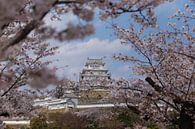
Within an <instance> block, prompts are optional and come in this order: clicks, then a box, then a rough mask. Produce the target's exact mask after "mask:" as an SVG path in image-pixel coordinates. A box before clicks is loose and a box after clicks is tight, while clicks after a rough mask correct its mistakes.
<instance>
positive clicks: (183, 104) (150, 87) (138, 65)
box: [113, 1, 195, 129]
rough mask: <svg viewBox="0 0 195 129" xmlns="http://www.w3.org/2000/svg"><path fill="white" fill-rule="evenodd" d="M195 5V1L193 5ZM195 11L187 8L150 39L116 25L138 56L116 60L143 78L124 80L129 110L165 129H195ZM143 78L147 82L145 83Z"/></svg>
mask: <svg viewBox="0 0 195 129" xmlns="http://www.w3.org/2000/svg"><path fill="white" fill-rule="evenodd" d="M192 4H194V1H192ZM194 11H195V10H194V9H193V8H190V6H189V5H185V11H184V12H181V11H179V10H178V11H177V12H176V13H175V14H174V15H173V17H171V19H175V20H177V25H176V24H175V23H169V24H168V28H169V29H167V30H160V29H158V30H157V31H155V32H154V33H152V34H149V35H148V36H142V35H144V33H142V31H139V30H136V29H135V28H134V27H133V26H130V27H129V28H128V29H124V28H121V27H119V26H117V25H113V28H114V29H115V31H116V32H117V36H118V37H119V38H120V39H121V43H122V44H124V45H131V46H132V48H133V49H134V50H135V52H136V53H137V55H133V56H131V55H123V54H119V55H115V56H114V58H115V59H116V60H120V61H124V62H131V63H132V65H131V66H130V68H131V70H132V71H133V72H134V73H135V74H136V75H137V76H140V78H139V77H138V78H132V79H130V80H120V81H119V82H118V85H119V86H121V87H122V88H121V89H120V88H119V91H120V92H121V93H122V96H123V98H124V99H125V101H126V103H127V106H128V107H129V108H130V109H133V110H134V111H135V112H136V113H138V114H141V115H142V116H143V118H144V119H145V120H153V121H155V122H157V123H159V125H161V126H162V128H165V126H166V125H169V124H173V125H176V127H175V128H180V129H193V127H194V124H193V123H194V120H195V118H194V113H195V112H194V110H195V103H194V102H195V100H194V98H195V96H194V95H195V94H194V93H195V87H194V86H195V81H194V80H195V46H194V44H195V37H194V32H195V31H194V24H193V22H194V20H195V17H194ZM142 78H145V80H144V79H142Z"/></svg>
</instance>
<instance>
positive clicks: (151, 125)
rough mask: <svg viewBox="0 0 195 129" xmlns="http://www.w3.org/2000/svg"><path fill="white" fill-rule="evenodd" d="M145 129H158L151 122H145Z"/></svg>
mask: <svg viewBox="0 0 195 129" xmlns="http://www.w3.org/2000/svg"><path fill="white" fill-rule="evenodd" d="M147 129H160V128H159V127H158V126H157V125H156V124H155V123H153V122H147Z"/></svg>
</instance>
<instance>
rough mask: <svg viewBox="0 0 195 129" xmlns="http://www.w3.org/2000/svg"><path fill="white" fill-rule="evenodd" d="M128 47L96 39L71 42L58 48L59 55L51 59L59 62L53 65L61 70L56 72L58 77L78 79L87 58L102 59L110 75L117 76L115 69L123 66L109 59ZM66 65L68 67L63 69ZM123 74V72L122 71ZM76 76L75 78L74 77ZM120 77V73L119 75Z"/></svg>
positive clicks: (114, 41)
mask: <svg viewBox="0 0 195 129" xmlns="http://www.w3.org/2000/svg"><path fill="white" fill-rule="evenodd" d="M129 49H130V47H128V46H124V45H121V44H120V41H119V40H113V41H110V40H100V39H97V38H93V39H90V40H89V41H86V42H71V43H67V44H64V45H63V46H61V47H60V48H59V50H58V51H59V53H58V54H56V55H55V56H54V57H53V58H55V59H56V58H57V59H58V60H59V61H58V62H54V63H53V65H54V66H56V67H59V68H60V67H61V68H62V69H59V70H58V74H59V75H60V76H64V75H65V76H68V77H69V78H71V79H78V74H79V72H80V71H81V70H82V68H83V66H84V64H85V62H86V60H87V58H88V57H89V58H103V57H106V58H105V59H104V60H105V62H106V63H107V64H109V68H108V65H106V66H107V68H108V69H110V70H111V71H110V72H111V73H114V75H116V76H117V73H116V72H119V71H118V70H117V69H120V68H119V67H124V66H123V65H121V66H119V65H117V66H116V67H117V68H116V67H115V63H112V62H111V61H113V60H112V59H111V58H112V56H113V54H115V53H119V52H121V53H123V52H125V51H128V50H129ZM66 65H68V67H64V66H66ZM123 72H124V70H123ZM75 75H77V76H75ZM120 75H121V73H120Z"/></svg>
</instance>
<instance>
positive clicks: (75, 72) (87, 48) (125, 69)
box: [45, 0, 185, 80]
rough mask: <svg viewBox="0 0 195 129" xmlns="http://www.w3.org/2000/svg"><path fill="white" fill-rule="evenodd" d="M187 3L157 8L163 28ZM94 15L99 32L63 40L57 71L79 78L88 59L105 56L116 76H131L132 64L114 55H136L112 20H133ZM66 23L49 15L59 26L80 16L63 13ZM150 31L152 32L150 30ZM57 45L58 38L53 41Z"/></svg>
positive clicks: (56, 57) (181, 0)
mask: <svg viewBox="0 0 195 129" xmlns="http://www.w3.org/2000/svg"><path fill="white" fill-rule="evenodd" d="M184 4H185V0H177V1H176V2H172V3H165V4H163V5H161V6H159V7H158V8H157V9H156V11H155V12H156V16H157V17H158V23H159V25H160V26H161V27H162V28H166V24H167V22H168V17H170V16H171V15H172V14H173V13H174V11H175V10H176V9H177V8H181V7H182V6H183V5H184ZM96 12H97V14H96V15H95V17H94V20H93V22H92V23H93V25H94V27H95V33H94V34H93V35H92V36H89V37H87V38H86V39H84V40H76V41H71V42H63V43H60V48H59V50H58V53H57V54H56V55H54V56H53V57H50V60H55V61H54V63H53V64H52V66H54V67H57V68H60V69H59V70H58V71H57V74H58V75H59V76H60V77H63V76H66V77H67V78H70V79H74V80H75V79H76V80H78V77H79V72H81V70H82V68H83V66H84V64H85V62H86V60H87V58H88V57H89V58H104V61H105V62H106V68H107V69H108V70H109V71H110V72H111V74H112V77H113V78H120V77H125V78H128V77H131V76H132V75H133V74H132V73H131V71H130V70H129V64H128V63H124V62H118V61H115V60H113V58H112V56H113V54H117V53H125V54H132V53H133V50H131V47H130V46H124V45H121V44H120V41H119V40H118V39H117V37H116V36H115V35H114V33H113V30H112V28H111V25H110V23H111V22H115V23H118V24H119V25H121V26H123V27H127V26H128V25H129V24H132V23H133V22H132V19H131V18H130V17H129V16H128V17H127V16H126V15H123V16H121V17H119V18H117V19H115V20H114V21H111V20H108V21H106V22H104V21H101V20H99V19H98V11H96ZM61 19H62V20H63V22H60V21H59V22H58V21H51V20H50V19H49V17H47V18H46V19H45V21H46V22H47V24H48V25H52V26H53V27H56V28H57V29H59V30H60V29H61V28H64V27H66V25H67V23H69V22H72V23H77V22H78V19H77V17H76V16H74V15H72V14H71V13H69V14H67V15H64V16H61ZM148 33H150V31H149V32H148ZM50 42H51V43H53V44H58V43H59V42H58V41H53V40H50Z"/></svg>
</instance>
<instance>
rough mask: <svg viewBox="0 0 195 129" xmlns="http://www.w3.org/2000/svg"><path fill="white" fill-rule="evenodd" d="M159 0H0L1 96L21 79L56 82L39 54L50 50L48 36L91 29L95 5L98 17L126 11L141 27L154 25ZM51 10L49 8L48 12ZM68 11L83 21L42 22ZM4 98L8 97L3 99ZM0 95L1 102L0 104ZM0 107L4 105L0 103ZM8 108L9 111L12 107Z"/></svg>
mask: <svg viewBox="0 0 195 129" xmlns="http://www.w3.org/2000/svg"><path fill="white" fill-rule="evenodd" d="M163 2H164V1H163V0H159V1H156V0H132V1H127V0H121V1H115V0H17V1H16V0H15V1H13V0H12V1H7V0H1V1H0V44H1V46H0V90H1V94H0V95H1V97H0V99H1V98H5V99H2V100H5V101H7V98H10V95H11V93H13V92H14V91H15V90H16V89H18V88H19V87H21V86H24V85H31V86H38V87H45V86H46V85H48V84H52V83H55V82H56V77H55V76H54V75H53V74H52V73H54V72H55V70H51V69H50V70H49V69H48V68H47V64H48V63H49V62H47V61H46V62H44V61H43V58H44V57H47V56H50V55H53V54H54V51H55V50H56V49H57V48H56V47H51V46H52V45H49V44H48V42H47V41H48V40H49V39H55V40H59V41H69V40H74V39H83V38H84V37H86V36H88V35H90V34H92V33H93V32H94V28H93V25H92V24H91V21H92V20H93V16H94V10H96V8H99V9H100V12H101V19H102V20H105V19H107V18H109V17H111V18H116V17H118V16H120V15H122V14H124V13H129V14H130V15H131V16H132V17H133V18H134V19H135V22H138V23H141V24H142V26H143V27H146V26H153V27H154V26H155V24H156V19H155V17H154V13H153V9H154V8H155V7H156V6H158V5H160V4H162V3H163ZM51 12H52V13H51ZM69 12H71V13H73V14H74V15H76V16H77V17H78V18H79V19H80V20H81V21H82V22H79V24H73V23H69V24H68V25H67V27H65V28H62V29H61V30H60V31H59V30H57V29H56V28H53V27H51V26H48V25H46V21H45V20H44V18H45V17H46V16H48V15H51V19H52V20H56V19H57V20H60V21H61V22H63V19H60V15H63V14H67V13H69ZM8 100H9V99H8ZM5 101H3V102H2V103H4V104H5ZM0 107H1V109H2V107H3V105H0ZM11 114H12V113H11Z"/></svg>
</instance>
